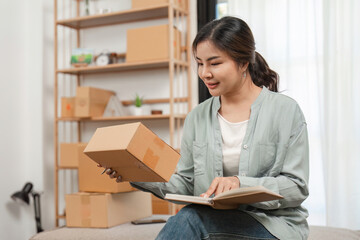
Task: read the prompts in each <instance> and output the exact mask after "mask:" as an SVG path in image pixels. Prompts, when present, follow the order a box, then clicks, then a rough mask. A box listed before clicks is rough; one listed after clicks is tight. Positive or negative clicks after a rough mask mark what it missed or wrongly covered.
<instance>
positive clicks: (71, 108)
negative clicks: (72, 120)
mask: <svg viewBox="0 0 360 240" xmlns="http://www.w3.org/2000/svg"><path fill="white" fill-rule="evenodd" d="M74 116H75V97H62V98H61V117H74Z"/></svg>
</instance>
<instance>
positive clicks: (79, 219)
mask: <svg viewBox="0 0 360 240" xmlns="http://www.w3.org/2000/svg"><path fill="white" fill-rule="evenodd" d="M65 201H66V225H67V226H68V227H93V228H108V227H112V226H115V225H119V224H122V223H125V222H129V221H133V220H136V219H140V218H144V217H148V216H151V197H150V193H145V192H141V191H135V192H128V193H116V194H110V193H75V194H68V195H66V196H65Z"/></svg>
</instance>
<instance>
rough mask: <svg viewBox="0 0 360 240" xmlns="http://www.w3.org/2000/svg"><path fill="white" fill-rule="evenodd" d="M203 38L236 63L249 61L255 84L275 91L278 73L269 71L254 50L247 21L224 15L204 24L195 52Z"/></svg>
mask: <svg viewBox="0 0 360 240" xmlns="http://www.w3.org/2000/svg"><path fill="white" fill-rule="evenodd" d="M204 41H210V42H211V43H213V44H214V45H215V46H216V47H217V48H218V49H220V50H221V51H224V52H226V53H227V54H228V55H229V56H230V57H231V58H232V59H233V60H234V61H235V62H236V63H238V64H239V65H240V64H246V63H247V62H248V63H249V66H248V68H249V72H250V75H251V78H252V81H253V82H254V84H255V85H256V86H259V87H262V86H265V87H267V88H269V89H270V90H271V91H274V92H278V82H279V75H278V74H277V73H276V72H274V71H273V70H271V69H270V68H269V65H268V64H267V63H266V61H265V59H264V58H263V57H262V56H261V55H260V54H259V53H258V52H256V51H255V41H254V37H253V34H252V32H251V30H250V28H249V26H248V25H247V24H246V22H244V21H243V20H241V19H239V18H236V17H223V18H221V19H218V20H213V21H211V22H209V23H207V24H206V25H205V26H204V27H202V28H201V29H200V31H199V32H198V33H197V35H196V37H195V39H194V42H193V45H192V50H193V54H194V55H196V49H197V46H198V44H199V43H201V42H204Z"/></svg>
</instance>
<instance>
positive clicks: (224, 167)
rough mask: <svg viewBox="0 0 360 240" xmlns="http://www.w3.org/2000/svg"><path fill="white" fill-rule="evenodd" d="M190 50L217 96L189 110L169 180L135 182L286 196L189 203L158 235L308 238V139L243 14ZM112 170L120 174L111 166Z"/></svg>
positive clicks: (159, 188) (215, 25) (202, 35)
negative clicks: (223, 206) (227, 203)
mask: <svg viewBox="0 0 360 240" xmlns="http://www.w3.org/2000/svg"><path fill="white" fill-rule="evenodd" d="M193 53H194V56H195V58H196V61H197V63H198V74H199V76H200V78H201V79H202V80H203V82H204V83H205V85H206V86H207V87H208V89H209V91H210V93H211V95H212V96H213V97H212V98H210V99H208V100H206V101H205V102H203V103H201V104H199V105H198V106H197V107H196V108H195V109H194V110H193V111H191V112H190V113H189V114H188V116H187V118H186V121H185V124H184V131H183V139H182V144H181V159H180V161H179V164H178V166H177V172H176V173H175V174H174V175H173V176H172V177H171V179H170V181H169V182H168V183H138V182H134V183H132V185H133V186H134V187H137V188H138V189H141V190H143V191H148V192H152V193H153V194H155V195H156V196H158V197H160V198H163V197H164V196H165V194H166V193H177V194H185V195H200V196H205V197H207V196H211V195H217V194H219V193H222V192H225V191H228V190H230V189H233V188H239V187H249V186H258V185H262V186H265V187H266V188H268V189H270V190H272V191H273V192H276V193H279V194H281V195H282V196H283V197H284V199H281V200H275V201H269V202H261V203H255V204H250V205H242V206H241V207H240V208H239V209H236V210H215V209H212V208H210V207H207V206H200V205H188V206H186V207H185V208H183V209H182V210H180V212H179V213H178V214H176V215H175V216H173V217H171V218H170V219H169V220H168V222H167V223H166V225H165V227H164V228H163V229H162V231H161V232H160V233H159V235H158V237H157V239H307V236H308V225H307V222H306V218H307V216H308V213H307V210H306V209H304V208H303V207H302V206H301V203H302V202H303V201H304V200H305V199H306V198H307V196H308V187H307V183H308V177H309V170H308V158H309V157H308V138H307V128H306V122H305V119H304V116H303V113H302V111H301V109H300V108H299V106H298V104H297V103H296V102H295V101H294V100H293V99H291V98H289V97H287V96H284V95H282V94H279V93H277V91H278V89H277V86H278V75H277V74H276V73H275V72H274V71H272V70H271V69H270V68H269V67H268V65H267V63H266V61H265V60H264V58H262V56H261V55H260V54H259V53H257V52H256V51H255V42H254V38H253V35H252V33H251V30H250V29H249V27H248V25H247V24H246V23H245V22H244V21H242V20H241V19H238V18H235V17H224V18H222V19H220V20H215V21H212V22H210V23H208V24H207V25H205V26H204V27H203V28H202V29H201V30H200V31H199V33H198V34H197V36H196V38H195V40H194V42H193ZM107 173H108V174H109V175H111V176H112V177H115V176H116V173H115V172H114V171H112V170H111V169H108V171H107ZM117 181H120V177H119V178H117Z"/></svg>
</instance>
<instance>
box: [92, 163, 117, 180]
mask: <svg viewBox="0 0 360 240" xmlns="http://www.w3.org/2000/svg"><path fill="white" fill-rule="evenodd" d="M97 166H98V167H103V166H101V164H98V165H97ZM104 168H105V169H104V171H103V172H102V173H101V174H104V173H106V174H107V175H109V177H110V178H116V179H115V181H116V182H117V183H119V182H122V178H121V176H120V175H119V176H117V172H116V171H115V170H112V169H111V168H107V167H104Z"/></svg>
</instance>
